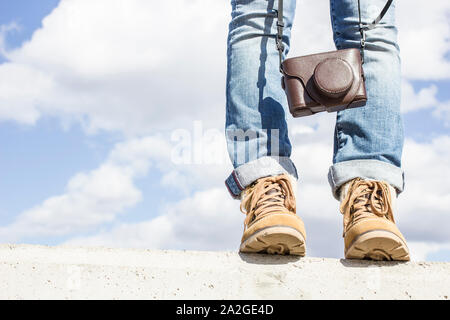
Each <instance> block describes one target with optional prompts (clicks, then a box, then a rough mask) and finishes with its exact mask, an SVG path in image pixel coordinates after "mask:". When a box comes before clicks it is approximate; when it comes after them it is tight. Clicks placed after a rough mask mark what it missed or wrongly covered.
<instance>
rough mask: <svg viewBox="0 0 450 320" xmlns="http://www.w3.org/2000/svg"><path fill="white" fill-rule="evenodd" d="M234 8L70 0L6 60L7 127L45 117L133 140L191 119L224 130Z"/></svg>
mask: <svg viewBox="0 0 450 320" xmlns="http://www.w3.org/2000/svg"><path fill="white" fill-rule="evenodd" d="M228 9H229V4H228V3H225V2H222V1H198V0H197V1H185V0H176V1H158V2H150V1H143V0H133V1H127V2H126V5H124V2H123V1H119V0H114V1H111V0H96V1H89V0H76V1H73V0H63V1H61V2H60V4H59V6H58V8H56V9H55V10H54V11H53V12H52V13H51V14H50V15H49V16H47V17H46V18H45V19H44V20H43V27H42V28H41V29H39V30H37V31H36V32H35V33H34V34H33V36H32V38H31V40H30V41H28V42H26V43H25V44H24V45H23V46H22V47H20V48H17V49H16V50H13V51H8V52H6V56H7V58H8V59H9V60H10V62H9V63H7V64H3V65H0V79H7V80H8V81H7V82H8V85H3V86H2V87H0V97H2V98H3V99H2V100H0V120H14V121H20V122H24V123H28V124H32V123H35V121H36V120H38V119H39V117H40V116H42V115H43V114H46V115H51V116H57V117H61V118H64V119H65V120H66V121H67V118H69V119H71V121H72V122H81V123H82V124H83V126H84V127H85V129H86V130H87V131H88V132H91V133H93V132H96V131H97V130H108V131H115V130H118V131H120V132H123V133H125V134H148V133H150V132H155V130H158V129H169V128H172V129H173V128H177V127H180V126H182V125H183V124H184V123H186V121H192V119H199V120H201V119H203V120H207V119H209V122H210V123H211V122H213V123H215V124H216V125H217V126H219V125H220V124H221V119H223V118H224V108H223V88H224V86H225V76H224V74H225V67H226V63H225V62H224V58H225V48H226V33H227V25H228V19H229V18H228V17H229V14H228ZM211 17H213V18H211ZM11 72H13V73H14V77H12V78H11V79H10V78H9V77H11ZM19 91H23V94H20V95H18V94H15V93H16V92H19ZM28 91H31V93H30V92H28ZM20 114H27V116H21V115H20Z"/></svg>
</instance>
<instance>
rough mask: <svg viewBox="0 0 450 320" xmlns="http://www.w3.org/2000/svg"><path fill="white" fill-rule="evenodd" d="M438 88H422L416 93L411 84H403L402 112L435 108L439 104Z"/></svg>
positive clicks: (434, 86) (431, 86)
mask: <svg viewBox="0 0 450 320" xmlns="http://www.w3.org/2000/svg"><path fill="white" fill-rule="evenodd" d="M437 92H438V88H437V87H436V85H430V86H429V87H426V88H422V89H420V90H419V92H415V91H414V88H413V86H412V85H411V83H410V82H408V81H406V80H404V81H403V82H402V105H401V110H402V112H404V113H406V112H411V111H417V110H420V109H427V108H434V107H436V106H437V105H438V104H439V101H438V100H437V98H436V94H437Z"/></svg>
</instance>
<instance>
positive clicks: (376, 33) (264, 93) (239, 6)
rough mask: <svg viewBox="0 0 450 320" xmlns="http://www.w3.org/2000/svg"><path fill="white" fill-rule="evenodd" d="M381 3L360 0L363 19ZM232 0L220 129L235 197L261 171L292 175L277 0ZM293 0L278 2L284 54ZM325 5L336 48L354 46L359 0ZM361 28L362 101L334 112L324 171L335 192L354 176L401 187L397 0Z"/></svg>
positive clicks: (382, 0)
mask: <svg viewBox="0 0 450 320" xmlns="http://www.w3.org/2000/svg"><path fill="white" fill-rule="evenodd" d="M385 3H386V0H370V1H369V0H361V11H362V19H363V23H370V22H372V20H373V19H375V18H376V16H377V15H378V14H379V13H380V12H381V9H382V8H383V6H384V4H385ZM231 4H232V20H231V23H230V26H229V35H228V52H227V59H228V63H227V87H226V97H227V104H226V130H225V134H226V139H227V147H228V153H229V155H230V158H231V161H232V163H233V166H234V170H233V172H232V173H231V175H230V176H229V177H228V179H227V180H226V181H225V184H226V186H227V188H228V190H229V191H230V193H231V194H232V195H233V196H234V197H236V198H238V197H239V195H240V193H241V191H242V190H244V189H245V188H246V187H247V186H249V185H250V184H252V183H253V182H254V181H255V180H257V179H259V178H262V177H266V176H273V175H278V174H281V173H288V174H290V175H292V176H294V177H295V178H298V175H297V170H296V168H295V165H294V164H293V162H292V161H291V159H290V155H291V149H292V146H291V143H290V141H289V137H288V128H287V123H286V116H288V115H289V113H288V109H287V99H286V96H285V93H284V91H283V89H282V87H281V74H280V72H279V58H278V51H277V50H276V45H275V37H276V33H277V28H276V15H275V13H274V12H273V10H274V9H277V7H278V1H277V0H232V1H231ZM295 5H296V3H295V0H290V1H289V0H287V1H285V3H284V8H285V11H284V21H285V25H286V28H285V30H284V37H283V41H284V44H285V48H286V49H285V52H284V54H285V55H286V54H287V53H288V51H289V42H290V32H291V28H292V22H293V20H294V13H295ZM307 9H308V8H305V10H307ZM330 11H331V12H330V14H331V21H332V27H333V37H334V42H335V44H336V47H337V49H344V48H359V47H360V33H359V29H358V2H357V1H356V0H330ZM311 27H314V26H311ZM366 36H367V38H366V50H365V63H364V65H363V68H364V73H365V76H366V89H367V95H368V102H367V104H366V105H365V106H364V107H360V108H355V109H348V110H344V111H340V112H338V113H337V118H336V129H335V134H334V154H333V165H332V166H331V167H330V170H329V173H328V178H329V182H330V185H331V189H332V192H333V195H334V196H335V197H336V198H338V192H339V187H340V186H341V185H343V184H344V183H345V182H347V181H350V180H352V179H354V178H357V177H360V178H365V179H374V180H384V181H386V182H388V183H389V184H391V185H392V186H393V187H395V188H396V189H397V192H398V193H400V192H401V191H403V188H404V175H403V171H402V169H401V155H402V149H403V139H404V137H403V123H402V119H401V114H400V95H401V94H400V90H401V75H400V57H399V48H398V45H397V29H396V27H395V2H394V3H393V5H392V6H391V8H390V9H389V11H388V12H387V14H386V16H385V17H384V18H383V19H382V20H381V22H380V24H379V25H378V26H377V27H376V28H375V29H373V30H370V31H368V32H367V35H366ZM289 116H290V115H289ZM296 121H301V118H300V119H298V120H296Z"/></svg>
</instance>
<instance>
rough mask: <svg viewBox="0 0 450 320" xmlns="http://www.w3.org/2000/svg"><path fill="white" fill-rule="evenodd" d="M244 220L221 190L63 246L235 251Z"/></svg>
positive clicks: (235, 206) (213, 190)
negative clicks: (151, 217)
mask: <svg viewBox="0 0 450 320" xmlns="http://www.w3.org/2000/svg"><path fill="white" fill-rule="evenodd" d="M243 219H244V217H243V215H242V213H240V212H239V206H238V202H236V201H234V200H233V199H231V197H230V196H229V195H228V193H227V191H226V190H225V189H224V188H214V189H209V190H204V191H200V192H197V193H195V194H194V195H193V196H190V197H187V198H185V199H183V200H181V201H179V202H176V203H172V204H168V205H167V206H166V208H165V209H164V210H163V212H162V214H161V215H160V216H158V217H156V218H154V219H151V220H148V221H142V222H138V223H134V224H127V223H124V224H120V225H118V226H116V227H114V228H112V229H111V230H109V231H106V232H101V233H99V234H96V235H94V236H91V237H77V238H73V239H70V240H68V241H67V242H66V243H65V244H70V245H103V246H114V247H143V248H158V249H161V248H163V249H190V250H221V249H222V250H230V249H231V250H235V249H237V248H238V247H239V240H240V237H241V235H242V234H241V232H242V230H243V225H242V222H243Z"/></svg>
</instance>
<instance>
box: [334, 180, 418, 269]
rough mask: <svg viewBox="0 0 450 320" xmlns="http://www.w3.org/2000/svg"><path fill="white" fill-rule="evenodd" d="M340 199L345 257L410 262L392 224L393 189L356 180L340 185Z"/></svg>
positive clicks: (404, 243)
mask: <svg viewBox="0 0 450 320" xmlns="http://www.w3.org/2000/svg"><path fill="white" fill-rule="evenodd" d="M340 196H341V197H340V198H341V206H340V210H341V213H342V214H343V215H344V235H343V236H344V242H345V258H347V259H371V260H398V261H409V250H408V246H407V245H406V240H405V238H404V237H403V235H402V234H401V232H400V231H399V230H398V228H397V226H396V225H395V221H394V215H393V204H394V201H395V198H396V191H395V189H394V188H393V187H391V186H390V185H389V184H387V183H385V182H382V181H374V180H363V179H360V178H356V179H354V180H352V181H350V182H348V183H346V184H345V185H343V186H342V188H341V194H340Z"/></svg>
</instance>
